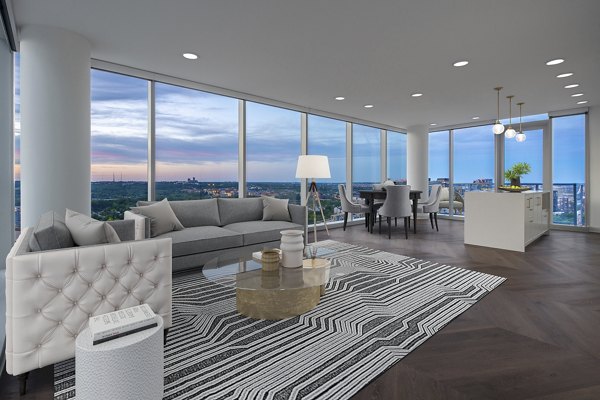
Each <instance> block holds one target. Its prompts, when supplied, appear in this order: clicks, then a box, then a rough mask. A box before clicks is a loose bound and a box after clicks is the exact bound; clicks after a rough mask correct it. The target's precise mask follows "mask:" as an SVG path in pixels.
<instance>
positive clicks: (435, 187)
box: [418, 184, 442, 204]
mask: <svg viewBox="0 0 600 400" xmlns="http://www.w3.org/2000/svg"><path fill="white" fill-rule="evenodd" d="M441 187H442V185H440V184H435V185H431V187H430V188H429V195H426V194H425V195H424V196H423V197H421V198H420V199H419V203H418V204H427V203H429V202H430V201H431V199H432V196H433V195H434V194H435V193H436V192H437V190H438V188H441Z"/></svg>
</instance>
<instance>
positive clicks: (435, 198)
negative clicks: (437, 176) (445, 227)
mask: <svg viewBox="0 0 600 400" xmlns="http://www.w3.org/2000/svg"><path fill="white" fill-rule="evenodd" d="M441 198H442V187H441V186H440V185H433V186H432V187H431V194H430V195H429V201H428V202H427V203H426V204H419V205H418V206H417V212H420V213H428V214H429V221H430V222H431V229H433V221H434V220H435V230H436V231H438V232H439V229H438V223H437V214H438V212H439V211H440V199H441Z"/></svg>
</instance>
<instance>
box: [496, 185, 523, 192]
mask: <svg viewBox="0 0 600 400" xmlns="http://www.w3.org/2000/svg"><path fill="white" fill-rule="evenodd" d="M498 189H500V190H504V191H505V192H512V193H521V192H526V191H528V190H531V187H529V186H519V187H512V186H498Z"/></svg>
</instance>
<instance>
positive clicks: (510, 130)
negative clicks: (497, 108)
mask: <svg viewBox="0 0 600 400" xmlns="http://www.w3.org/2000/svg"><path fill="white" fill-rule="evenodd" d="M513 97H515V96H512V95H510V96H506V98H507V99H508V129H507V130H506V132H504V136H506V138H507V139H512V138H514V137H515V136H516V135H517V132H516V131H515V130H514V129H513V127H512V98H513Z"/></svg>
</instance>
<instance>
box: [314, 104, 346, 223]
mask: <svg viewBox="0 0 600 400" xmlns="http://www.w3.org/2000/svg"><path fill="white" fill-rule="evenodd" d="M308 154H315V155H324V156H327V158H328V160H329V170H330V172H331V179H318V180H317V184H318V188H319V195H320V198H321V204H322V205H323V213H324V214H325V220H326V221H340V220H343V219H344V214H343V213H342V210H341V201H340V196H339V191H338V185H339V184H345V183H346V123H345V122H344V121H339V120H336V119H331V118H325V117H319V116H317V115H309V116H308Z"/></svg>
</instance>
